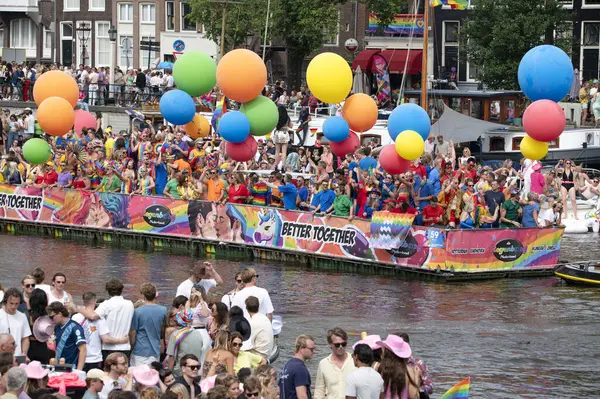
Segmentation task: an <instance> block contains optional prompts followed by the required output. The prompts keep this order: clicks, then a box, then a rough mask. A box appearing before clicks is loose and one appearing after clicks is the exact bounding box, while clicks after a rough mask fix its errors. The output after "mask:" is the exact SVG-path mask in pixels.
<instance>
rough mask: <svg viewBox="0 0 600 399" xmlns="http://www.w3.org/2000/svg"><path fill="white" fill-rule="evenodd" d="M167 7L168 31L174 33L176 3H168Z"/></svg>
mask: <svg viewBox="0 0 600 399" xmlns="http://www.w3.org/2000/svg"><path fill="white" fill-rule="evenodd" d="M165 7H166V10H167V11H166V13H165V14H166V17H167V21H166V30H170V31H174V30H175V2H173V1H167V2H166V3H165Z"/></svg>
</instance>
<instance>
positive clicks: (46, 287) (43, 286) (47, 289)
mask: <svg viewBox="0 0 600 399" xmlns="http://www.w3.org/2000/svg"><path fill="white" fill-rule="evenodd" d="M35 288H39V289H40V290H42V291H44V292H45V293H46V295H48V294H49V293H50V286H49V285H48V284H36V285H35ZM48 303H50V302H48Z"/></svg>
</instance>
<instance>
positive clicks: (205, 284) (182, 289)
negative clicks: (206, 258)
mask: <svg viewBox="0 0 600 399" xmlns="http://www.w3.org/2000/svg"><path fill="white" fill-rule="evenodd" d="M200 285H202V288H204V291H205V292H206V295H208V291H210V289H211V288H213V287H216V286H217V281H216V280H215V279H212V278H211V279H208V280H204V279H203V280H200ZM193 286H194V283H193V282H192V280H190V279H189V278H188V279H187V280H185V281H184V282H183V283H181V284H179V287H177V294H175V296H179V295H183V296H184V297H186V298H187V299H190V295H191V294H192V287H193Z"/></svg>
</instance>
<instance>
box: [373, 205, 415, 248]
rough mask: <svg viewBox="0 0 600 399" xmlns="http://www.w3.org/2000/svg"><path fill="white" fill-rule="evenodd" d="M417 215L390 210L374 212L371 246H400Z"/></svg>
mask: <svg viewBox="0 0 600 399" xmlns="http://www.w3.org/2000/svg"><path fill="white" fill-rule="evenodd" d="M414 219H415V215H410V214H406V213H391V212H388V211H381V212H373V217H372V218H371V230H370V233H371V236H370V238H369V245H370V246H371V248H379V249H393V248H398V247H399V246H400V244H401V243H402V242H404V239H405V238H406V236H407V235H408V232H409V231H410V227H411V226H412V223H413V220H414Z"/></svg>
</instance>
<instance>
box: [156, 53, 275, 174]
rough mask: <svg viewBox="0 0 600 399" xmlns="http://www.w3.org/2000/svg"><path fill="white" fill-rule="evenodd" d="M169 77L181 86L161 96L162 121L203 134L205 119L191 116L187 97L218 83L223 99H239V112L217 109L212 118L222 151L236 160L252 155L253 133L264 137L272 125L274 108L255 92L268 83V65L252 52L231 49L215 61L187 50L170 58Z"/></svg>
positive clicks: (192, 134) (190, 101) (206, 126)
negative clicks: (163, 118) (171, 68)
mask: <svg viewBox="0 0 600 399" xmlns="http://www.w3.org/2000/svg"><path fill="white" fill-rule="evenodd" d="M173 78H174V80H175V83H176V84H177V87H179V89H180V90H172V91H169V92H167V93H166V94H165V95H163V97H162V98H161V101H160V111H161V113H162V114H163V116H164V117H165V119H166V120H167V121H169V122H171V123H173V124H176V125H185V128H186V132H187V133H188V134H189V135H190V137H192V138H196V137H206V136H207V135H208V134H209V132H210V126H211V123H209V122H208V121H207V120H206V118H204V117H203V116H202V115H198V114H196V108H195V104H194V101H193V99H192V96H194V97H197V96H201V95H204V94H206V93H208V92H210V90H212V88H213V87H214V86H215V84H217V85H218V86H219V89H221V91H222V92H223V94H224V95H225V96H226V97H229V98H231V99H232V100H234V101H237V102H240V103H242V107H241V109H240V111H228V112H225V113H223V110H222V109H221V110H219V111H216V112H215V113H214V115H213V121H212V123H213V127H214V128H215V129H216V130H217V132H218V133H219V135H220V136H221V137H222V138H223V139H224V140H225V141H226V142H227V144H226V151H227V154H228V155H230V156H231V158H232V159H234V160H236V161H240V162H245V161H249V160H250V159H252V157H254V155H255V154H256V150H257V148H258V143H257V142H256V139H255V138H254V136H264V135H266V134H268V133H270V132H271V131H272V130H273V129H274V128H275V126H276V125H277V122H278V120H279V114H278V111H277V106H276V105H275V103H273V101H271V100H270V99H268V98H266V97H264V96H262V95H260V94H261V92H262V90H263V89H264V87H265V84H266V83H267V68H266V67H265V64H264V62H263V61H262V59H261V58H260V57H259V56H258V55H257V54H256V53H255V52H253V51H249V50H245V49H237V50H233V51H231V52H229V53H227V54H226V55H225V56H224V57H223V58H222V59H221V61H220V62H219V64H218V65H217V64H215V62H214V61H213V59H212V58H211V57H210V56H208V55H207V54H204V53H201V52H199V51H190V52H187V53H185V54H183V55H182V56H180V57H179V58H177V61H175V65H174V66H173ZM165 97H166V98H165ZM217 112H218V113H219V114H218V115H217Z"/></svg>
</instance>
